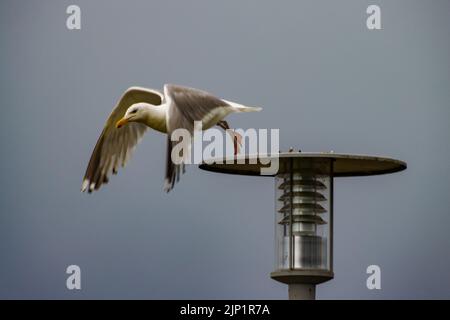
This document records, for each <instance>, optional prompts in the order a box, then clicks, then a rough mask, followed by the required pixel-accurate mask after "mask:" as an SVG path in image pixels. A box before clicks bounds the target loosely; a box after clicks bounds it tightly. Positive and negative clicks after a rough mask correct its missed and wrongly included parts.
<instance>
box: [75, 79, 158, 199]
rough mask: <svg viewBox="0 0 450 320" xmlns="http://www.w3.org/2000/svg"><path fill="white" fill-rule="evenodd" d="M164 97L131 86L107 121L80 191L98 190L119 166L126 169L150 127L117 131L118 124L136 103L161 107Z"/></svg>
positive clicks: (143, 126)
mask: <svg viewBox="0 0 450 320" xmlns="http://www.w3.org/2000/svg"><path fill="white" fill-rule="evenodd" d="M163 100H164V97H163V95H162V94H161V93H160V92H158V91H156V90H151V89H146V88H140V87H131V88H129V89H128V90H127V91H126V92H125V94H124V95H123V96H122V97H121V99H120V100H119V102H118V103H117V105H116V107H115V108H114V109H113V111H112V112H111V114H110V116H109V117H108V119H107V120H106V123H105V126H104V128H103V130H102V133H101V134H100V137H99V138H98V140H97V143H96V145H95V147H94V150H93V152H92V155H91V158H90V160H89V163H88V166H87V168H86V173H85V175H84V178H83V184H82V186H81V191H83V192H84V191H86V190H87V191H88V192H92V191H93V190H98V189H99V188H100V186H101V185H102V184H105V183H107V182H108V180H109V174H110V173H111V172H112V173H114V174H115V173H117V172H118V169H119V166H122V167H124V166H125V164H126V162H127V160H128V159H129V158H130V156H131V154H132V153H133V151H134V148H135V147H136V145H137V143H138V142H139V140H140V139H141V138H142V136H143V135H144V133H145V132H146V131H147V126H145V125H144V124H141V123H136V122H132V123H129V124H127V125H125V126H124V127H122V128H120V129H117V128H116V126H115V124H116V122H117V121H119V120H120V119H121V118H122V117H123V116H124V115H125V112H126V111H127V109H128V108H129V107H130V106H131V105H132V104H134V103H138V102H147V103H151V104H154V105H159V104H161V103H162V102H163Z"/></svg>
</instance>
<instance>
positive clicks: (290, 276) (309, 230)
mask: <svg viewBox="0 0 450 320" xmlns="http://www.w3.org/2000/svg"><path fill="white" fill-rule="evenodd" d="M256 158H257V156H252V155H250V156H244V157H242V158H240V160H241V161H239V162H237V161H234V162H232V161H230V160H229V159H228V161H227V159H216V160H215V161H214V162H211V161H208V164H206V163H203V164H201V165H200V168H201V169H203V170H207V171H213V172H220V173H228V174H239V175H251V176H272V177H275V251H276V252H275V257H276V258H275V270H274V271H273V272H272V273H271V274H270V276H271V277H272V279H274V280H277V281H279V282H282V283H286V284H288V289H289V299H315V287H316V285H317V284H319V283H322V282H325V281H328V280H331V279H333V277H334V273H333V218H334V217H333V182H334V181H333V180H334V178H337V177H349V176H369V175H379V174H386V173H393V172H397V171H402V170H405V169H406V163H405V162H403V161H400V160H395V159H390V158H381V157H374V156H366V155H351V154H337V153H333V152H327V153H304V152H294V151H292V150H291V151H289V152H284V153H279V154H278V155H275V156H271V157H266V158H259V160H260V161H256V160H257V159H256ZM238 159H239V158H238ZM268 160H272V161H276V160H278V161H279V162H278V163H279V169H278V171H277V172H276V173H274V174H271V175H266V174H264V175H263V174H262V173H261V172H262V168H266V167H268V166H269V165H268V164H267V163H269V161H268Z"/></svg>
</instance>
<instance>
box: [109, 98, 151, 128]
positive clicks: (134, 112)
mask: <svg viewBox="0 0 450 320" xmlns="http://www.w3.org/2000/svg"><path fill="white" fill-rule="evenodd" d="M148 105H149V104H148V103H143V102H142V103H135V104H133V105H131V107H129V108H128V109H127V111H126V112H125V115H124V116H123V118H122V119H120V120H119V121H117V123H116V127H117V128H120V127H122V126H124V125H125V124H127V123H128V122H141V123H145V121H146V118H147V110H148Z"/></svg>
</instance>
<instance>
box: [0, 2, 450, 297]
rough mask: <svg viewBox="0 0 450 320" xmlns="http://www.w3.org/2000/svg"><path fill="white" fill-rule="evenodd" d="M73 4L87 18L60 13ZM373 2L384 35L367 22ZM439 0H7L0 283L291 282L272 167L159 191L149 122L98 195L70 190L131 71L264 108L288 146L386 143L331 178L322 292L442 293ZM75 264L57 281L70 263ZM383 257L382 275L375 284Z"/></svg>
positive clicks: (208, 286) (44, 290)
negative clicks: (330, 259)
mask: <svg viewBox="0 0 450 320" xmlns="http://www.w3.org/2000/svg"><path fill="white" fill-rule="evenodd" d="M69 4H77V5H79V6H80V7H81V11H82V29H81V30H80V31H69V30H67V29H66V26H65V20H66V17H67V15H66V14H65V10H66V7H67V6H68V5H69ZM369 4H379V5H380V6H381V10H382V27H383V30H380V31H369V30H367V28H366V26H365V19H366V13H365V10H366V8H367V6H368V5H369ZM449 13H450V2H449V1H444V0H442V1H380V0H377V1H360V0H354V1H317V0H316V1H313V0H311V1H260V0H252V1H249V0H246V1H240V0H239V1H238V0H233V1H207V0H202V1H199V0H190V1H166V0H164V1H162V0H161V1H144V0H142V1H106V0H103V1H84V0H76V1H44V0H42V1H31V0H30V1H2V2H1V4H0V29H1V32H0V43H1V46H2V49H1V50H0V63H1V64H0V65H1V72H0V105H1V108H2V109H1V111H2V116H1V118H0V124H1V125H0V146H1V150H2V157H1V160H0V161H1V165H0V173H1V176H2V180H3V183H2V187H1V193H0V261H1V262H0V298H68V299H70V298H212V299H215V298H223V299H231V298H244V299H246V298H275V299H278V298H286V296H287V288H286V287H285V286H284V285H282V284H278V283H276V282H274V281H273V280H271V279H270V278H269V273H270V272H271V271H272V269H273V261H274V256H273V237H274V235H273V233H274V232H273V231H274V226H273V220H274V218H273V215H274V213H273V211H274V199H273V194H274V191H273V181H272V179H258V178H251V177H233V176H226V175H223V176H222V175H215V174H211V173H206V172H203V171H201V170H199V169H198V168H196V167H195V166H191V167H189V168H188V171H187V173H186V174H185V175H184V176H183V178H182V180H181V182H180V183H179V184H178V185H177V186H176V187H175V190H174V192H172V193H170V194H168V195H167V194H164V193H163V191H162V185H163V175H164V171H163V169H164V164H165V137H163V136H162V135H160V134H158V133H156V132H149V133H148V134H147V135H146V137H145V138H144V140H143V142H142V143H141V144H140V145H139V146H138V148H137V150H136V153H135V156H134V157H133V159H132V160H131V161H130V163H129V165H128V167H127V168H126V169H125V170H124V171H121V173H119V175H118V176H115V177H113V178H112V179H111V181H110V183H109V184H108V185H107V186H106V187H105V188H103V189H102V190H101V191H100V192H98V193H95V194H94V195H86V194H81V193H80V192H79V188H80V185H81V179H82V176H83V173H84V170H85V166H86V164H87V161H88V159H89V156H90V153H91V151H92V148H93V146H94V144H95V141H96V139H97V137H98V134H99V133H100V131H101V128H102V126H103V123H104V121H105V119H106V117H107V116H108V114H109V112H110V111H111V109H112V108H113V106H114V104H115V102H116V101H117V99H118V98H119V97H120V95H121V94H122V92H123V91H124V90H125V89H126V88H127V87H129V86H131V85H140V86H146V87H153V88H161V87H162V85H163V84H164V83H167V82H170V83H176V84H182V85H188V86H192V87H197V88H201V89H205V90H207V91H210V92H213V93H215V94H217V95H219V96H221V97H223V98H225V99H228V100H233V101H239V102H242V103H244V104H249V105H255V106H261V107H263V108H264V110H263V111H262V112H260V113H255V114H245V115H233V116H231V117H230V119H229V120H230V123H231V125H232V126H233V127H237V128H248V127H256V128H280V144H281V149H283V150H286V149H287V148H289V147H290V146H293V147H295V148H301V149H302V150H304V151H329V150H334V151H335V152H342V153H344V152H349V153H363V154H374V155H384V156H390V157H394V158H399V159H402V160H404V161H406V162H407V163H408V170H407V171H405V172H402V173H398V174H393V175H386V176H379V177H362V178H346V179H338V180H337V181H336V183H335V265H334V271H335V279H334V280H332V281H330V282H328V283H325V284H323V285H320V286H319V287H318V290H317V293H318V298H370V299H372V298H374V299H379V298H388V299H389V298H450V276H449V275H448V270H449V269H450V257H449V248H450V236H449V234H448V229H449V225H450V212H449V211H450V209H449V207H450V200H449V199H450V198H449V191H448V184H449V182H450V166H449V160H448V159H449V157H450V147H449V143H448V139H449V136H450V127H449V120H450V90H449V80H450V60H449V57H450V38H449V36H448V31H449V30H450V18H449ZM70 264H77V265H79V266H80V267H81V270H82V290H81V291H78V292H73V291H68V290H67V289H66V287H65V280H66V274H65V268H66V267H67V266H68V265H70ZM371 264H378V265H380V267H381V270H382V290H372V291H369V290H367V288H366V278H367V275H366V274H365V270H366V267H367V266H368V265H371Z"/></svg>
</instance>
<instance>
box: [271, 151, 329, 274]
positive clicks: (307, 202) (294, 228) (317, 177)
mask: <svg viewBox="0 0 450 320" xmlns="http://www.w3.org/2000/svg"><path fill="white" fill-rule="evenodd" d="M332 165H333V163H332V160H330V159H298V158H290V159H288V160H287V161H283V165H282V167H281V168H280V170H279V173H278V174H277V175H276V177H275V197H276V199H275V203H276V208H275V225H276V244H275V249H276V254H275V256H276V266H275V269H276V270H278V271H283V270H323V271H330V272H331V271H332V261H331V259H332V252H331V251H332V243H331V228H332V221H331V220H330V217H331V214H332V197H333V190H332V188H333V181H332V179H333V177H332V172H333V168H332Z"/></svg>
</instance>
